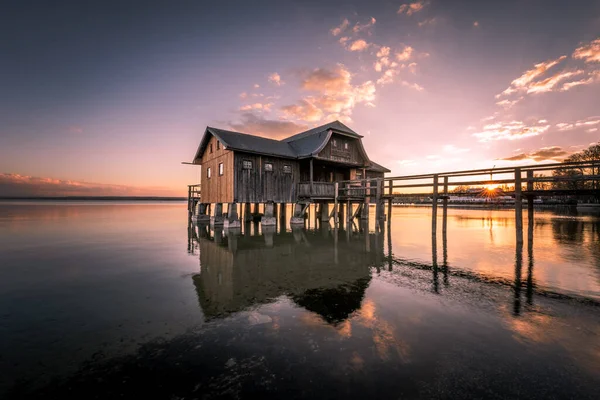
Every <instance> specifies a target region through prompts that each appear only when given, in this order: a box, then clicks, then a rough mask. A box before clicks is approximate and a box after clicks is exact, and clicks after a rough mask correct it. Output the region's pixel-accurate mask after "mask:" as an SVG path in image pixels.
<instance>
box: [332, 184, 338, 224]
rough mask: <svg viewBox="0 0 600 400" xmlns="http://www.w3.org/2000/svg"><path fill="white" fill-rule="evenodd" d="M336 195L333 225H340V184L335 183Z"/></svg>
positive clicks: (334, 197) (334, 198) (334, 195)
mask: <svg viewBox="0 0 600 400" xmlns="http://www.w3.org/2000/svg"><path fill="white" fill-rule="evenodd" d="M333 186H334V192H333V193H334V194H333V225H334V226H335V227H337V225H338V220H339V218H338V194H339V183H337V182H336V183H334V185H333Z"/></svg>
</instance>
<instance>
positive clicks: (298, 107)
mask: <svg viewBox="0 0 600 400" xmlns="http://www.w3.org/2000/svg"><path fill="white" fill-rule="evenodd" d="M281 110H282V111H283V112H284V114H285V115H286V116H288V117H292V118H295V119H299V120H303V121H308V122H314V121H319V120H320V119H321V118H323V111H322V110H321V109H320V108H318V107H317V106H315V105H314V104H313V103H312V102H311V101H310V100H309V99H302V100H300V101H299V102H298V104H292V105H289V106H283V107H281Z"/></svg>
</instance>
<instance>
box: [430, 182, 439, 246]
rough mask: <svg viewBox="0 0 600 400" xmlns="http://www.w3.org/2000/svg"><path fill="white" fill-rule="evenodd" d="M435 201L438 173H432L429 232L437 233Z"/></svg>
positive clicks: (436, 198) (436, 200) (436, 199)
mask: <svg viewBox="0 0 600 400" xmlns="http://www.w3.org/2000/svg"><path fill="white" fill-rule="evenodd" d="M437 202H438V175H437V174H435V175H433V196H431V234H432V235H434V236H435V235H436V234H437Z"/></svg>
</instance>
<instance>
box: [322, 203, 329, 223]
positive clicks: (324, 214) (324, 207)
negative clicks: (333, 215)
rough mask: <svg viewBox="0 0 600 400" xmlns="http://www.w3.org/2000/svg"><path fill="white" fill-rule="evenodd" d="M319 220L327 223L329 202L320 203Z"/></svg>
mask: <svg viewBox="0 0 600 400" xmlns="http://www.w3.org/2000/svg"><path fill="white" fill-rule="evenodd" d="M321 222H327V223H329V203H321Z"/></svg>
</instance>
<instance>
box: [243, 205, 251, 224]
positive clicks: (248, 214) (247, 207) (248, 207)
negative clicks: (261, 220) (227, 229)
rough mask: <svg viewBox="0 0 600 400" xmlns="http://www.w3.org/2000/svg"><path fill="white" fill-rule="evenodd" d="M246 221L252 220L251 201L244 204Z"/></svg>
mask: <svg viewBox="0 0 600 400" xmlns="http://www.w3.org/2000/svg"><path fill="white" fill-rule="evenodd" d="M244 221H246V222H248V221H252V211H251V205H250V203H245V204H244Z"/></svg>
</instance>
